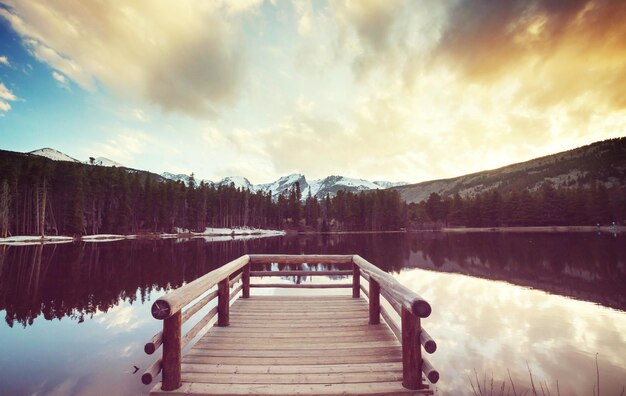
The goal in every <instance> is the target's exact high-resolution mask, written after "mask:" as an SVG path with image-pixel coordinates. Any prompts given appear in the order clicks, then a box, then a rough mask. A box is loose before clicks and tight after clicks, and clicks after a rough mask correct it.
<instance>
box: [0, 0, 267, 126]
mask: <svg viewBox="0 0 626 396" xmlns="http://www.w3.org/2000/svg"><path fill="white" fill-rule="evenodd" d="M258 3H259V2H258V1H247V2H237V3H231V2H208V3H207V2H203V1H191V2H184V3H177V4H175V5H173V4H171V3H167V2H153V1H148V0H143V1H134V2H131V3H128V2H126V1H121V0H120V1H112V2H107V3H106V4H102V3H93V2H86V3H81V4H75V3H69V2H62V1H43V0H39V1H37V0H35V1H29V2H21V1H13V0H10V1H8V2H7V4H8V6H9V8H7V9H5V8H2V9H0V16H2V17H4V18H5V19H6V20H7V21H9V23H10V24H11V26H12V27H13V29H14V30H15V31H16V32H17V33H18V34H19V35H20V36H21V37H22V39H23V42H24V44H25V46H26V47H27V48H28V49H29V51H30V52H31V53H32V54H33V55H34V56H35V57H36V58H37V59H39V60H40V61H42V62H45V63H47V64H48V65H50V66H51V67H52V68H53V69H55V71H57V72H58V73H61V74H62V75H64V76H65V77H67V78H69V79H70V80H72V81H74V82H75V83H76V84H78V85H79V86H80V87H81V88H83V89H85V90H88V91H95V90H97V87H98V85H97V82H98V83H102V84H103V85H104V86H105V87H107V88H108V89H110V90H112V91H113V92H115V93H116V94H118V95H119V96H121V97H131V98H133V99H134V98H136V97H138V98H140V99H143V100H145V101H147V102H149V103H152V104H154V105H156V106H158V107H160V108H161V109H162V110H164V111H166V112H180V113H184V114H189V115H193V116H197V117H206V116H210V115H213V116H215V115H217V114H218V113H219V111H220V110H221V109H222V108H224V107H227V106H230V105H232V104H233V103H234V102H235V101H236V99H237V98H238V96H239V94H240V91H241V85H242V80H243V79H244V77H245V64H246V59H245V54H244V48H243V46H242V40H241V34H240V29H239V19H240V18H241V17H242V15H244V14H245V13H246V12H247V11H250V10H252V9H254V8H255V7H258ZM95 15H97V16H98V17H97V18H96V17H94V16H95Z"/></svg>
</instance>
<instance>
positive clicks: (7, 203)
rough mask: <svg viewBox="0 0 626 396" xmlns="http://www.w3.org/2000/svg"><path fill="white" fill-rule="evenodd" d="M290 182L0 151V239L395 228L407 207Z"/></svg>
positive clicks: (394, 198)
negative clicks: (239, 182)
mask: <svg viewBox="0 0 626 396" xmlns="http://www.w3.org/2000/svg"><path fill="white" fill-rule="evenodd" d="M302 198H303V197H302V192H301V191H300V188H299V186H298V185H297V184H296V185H295V186H294V187H293V188H292V189H291V191H289V192H287V194H285V195H281V196H280V197H279V198H278V199H277V200H272V197H271V192H267V193H264V192H250V191H248V190H242V189H237V188H235V187H234V186H233V185H230V186H213V185H207V184H204V183H200V184H197V183H196V182H195V181H194V179H193V177H192V178H191V181H190V183H189V185H185V184H184V183H183V182H180V181H178V182H176V181H172V180H166V179H163V178H161V177H160V176H158V175H155V174H152V173H149V172H144V171H137V170H131V169H126V168H116V167H102V166H93V165H86V164H79V163H72V162H62V161H52V160H49V159H47V158H43V157H37V156H33V155H26V154H20V153H11V152H6V151H0V237H6V236H8V235H49V234H54V235H84V234H102V233H115V234H124V233H148V232H176V231H180V230H191V231H203V230H204V228H205V227H227V228H228V227H243V226H248V227H255V228H294V229H301V228H306V229H312V230H322V231H325V230H394V229H395V230H397V229H399V228H401V227H404V226H405V220H406V217H407V216H406V213H407V209H406V205H405V204H404V203H403V202H402V201H401V199H400V196H399V194H398V193H397V192H396V191H374V192H368V193H362V194H352V193H343V192H340V193H338V194H337V195H336V196H335V197H333V198H330V197H326V198H325V199H321V200H318V199H317V198H315V197H311V196H310V194H309V196H307V197H306V198H305V199H304V200H303V199H302Z"/></svg>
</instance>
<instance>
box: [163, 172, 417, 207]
mask: <svg viewBox="0 0 626 396" xmlns="http://www.w3.org/2000/svg"><path fill="white" fill-rule="evenodd" d="M161 177H163V178H166V179H170V180H175V181H182V182H184V183H186V184H189V181H190V177H189V175H185V174H173V173H169V172H163V173H161ZM201 181H202V182H204V183H205V184H208V185H212V186H225V185H231V184H232V185H234V186H235V187H237V188H243V189H248V190H250V191H253V192H256V191H262V192H264V193H268V192H270V191H271V192H272V197H274V199H277V198H278V196H279V195H288V194H289V193H290V191H291V190H292V189H293V188H294V186H295V184H296V183H298V184H299V186H300V193H301V194H302V200H303V201H304V200H305V199H306V198H307V196H308V194H309V191H310V193H311V196H312V197H317V198H323V197H325V196H326V195H327V194H328V195H330V196H331V197H334V196H335V195H336V194H337V192H338V191H340V190H342V191H350V192H358V191H369V190H376V189H386V188H388V187H390V186H398V185H402V184H406V183H404V182H395V183H392V182H388V181H375V182H370V181H368V180H364V179H354V178H350V177H345V176H336V175H333V176H327V177H325V178H323V179H317V180H311V181H308V180H307V178H306V176H304V175H303V174H300V173H292V174H291V175H287V176H283V177H280V178H278V179H277V180H276V181H274V182H272V183H264V184H256V185H255V184H252V183H250V181H249V180H248V179H246V178H245V177H242V176H228V177H225V178H223V179H222V180H220V181H218V182H213V181H211V180H196V184H199V183H200V182H201Z"/></svg>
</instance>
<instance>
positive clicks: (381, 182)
mask: <svg viewBox="0 0 626 396" xmlns="http://www.w3.org/2000/svg"><path fill="white" fill-rule="evenodd" d="M374 184H376V185H377V186H380V188H391V187H400V186H406V185H407V184H409V183H407V182H403V181H401V182H388V181H384V180H376V181H375V182H374Z"/></svg>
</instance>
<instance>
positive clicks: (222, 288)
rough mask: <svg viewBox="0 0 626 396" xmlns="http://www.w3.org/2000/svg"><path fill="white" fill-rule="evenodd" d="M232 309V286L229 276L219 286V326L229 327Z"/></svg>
mask: <svg viewBox="0 0 626 396" xmlns="http://www.w3.org/2000/svg"><path fill="white" fill-rule="evenodd" d="M229 307H230V284H229V277H228V276H227V277H226V278H224V279H223V280H221V281H220V283H218V284H217V325H218V326H228V322H229V312H228V309H229Z"/></svg>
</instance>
